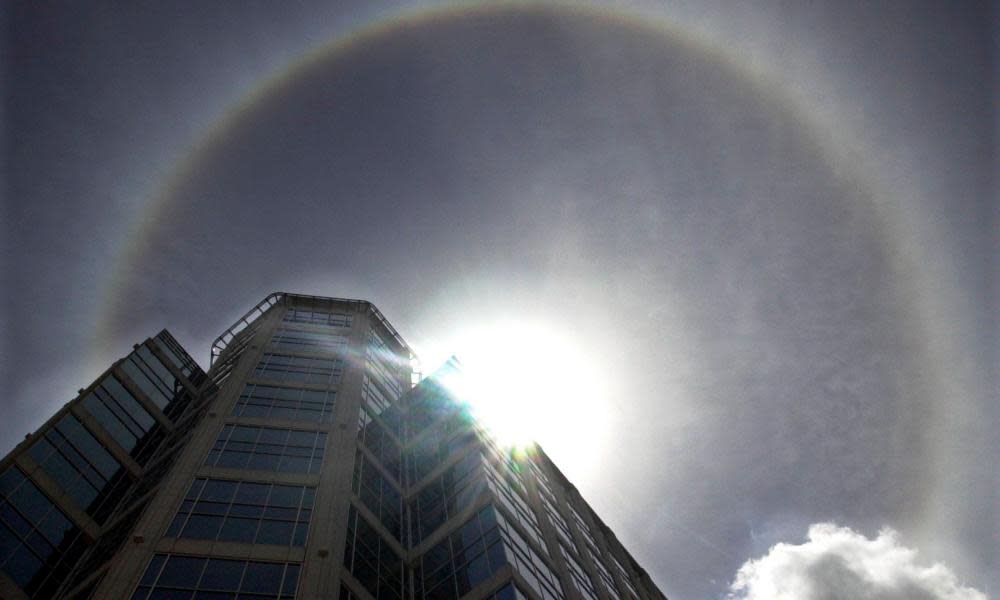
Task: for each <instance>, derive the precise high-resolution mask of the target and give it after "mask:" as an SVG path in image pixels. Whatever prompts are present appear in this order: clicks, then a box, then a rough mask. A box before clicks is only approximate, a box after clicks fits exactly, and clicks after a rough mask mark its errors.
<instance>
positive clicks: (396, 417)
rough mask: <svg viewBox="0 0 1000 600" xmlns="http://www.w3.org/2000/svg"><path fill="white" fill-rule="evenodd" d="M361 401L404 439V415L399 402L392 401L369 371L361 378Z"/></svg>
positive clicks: (398, 436)
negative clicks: (373, 379) (376, 383)
mask: <svg viewBox="0 0 1000 600" xmlns="http://www.w3.org/2000/svg"><path fill="white" fill-rule="evenodd" d="M361 402H362V403H363V404H364V406H365V408H367V409H368V411H369V412H371V414H373V415H375V416H377V417H378V418H380V419H382V422H383V423H385V424H386V426H388V427H389V429H390V431H392V432H393V433H394V434H395V435H396V437H397V438H400V439H403V435H404V433H403V415H402V412H401V409H400V407H399V404H396V403H394V402H392V401H391V400H390V399H389V396H387V395H386V393H385V392H384V391H382V389H381V388H380V387H379V386H377V385H375V383H374V382H373V381H372V379H371V377H370V376H369V375H368V374H367V373H365V375H364V377H363V378H362V380H361Z"/></svg>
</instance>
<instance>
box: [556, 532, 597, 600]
mask: <svg viewBox="0 0 1000 600" xmlns="http://www.w3.org/2000/svg"><path fill="white" fill-rule="evenodd" d="M559 550H560V551H561V552H562V556H563V559H565V561H566V567H567V568H568V569H569V574H570V576H571V577H572V579H573V585H575V586H576V589H577V590H579V591H580V595H581V596H583V597H584V598H586V599H587V600H598V597H597V592H596V591H595V590H594V582H593V581H591V579H590V575H587V571H586V570H585V569H584V568H583V565H581V564H580V562H579V561H577V560H576V558H575V557H574V556H573V553H572V551H570V550H567V549H566V546H565V545H563V544H562V543H560V544H559Z"/></svg>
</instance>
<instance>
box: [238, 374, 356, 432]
mask: <svg viewBox="0 0 1000 600" xmlns="http://www.w3.org/2000/svg"><path fill="white" fill-rule="evenodd" d="M336 395H337V393H336V392H334V391H332V390H304V389H297V388H286V387H275V386H273V385H261V384H257V383H250V384H247V386H246V388H244V389H243V393H242V394H240V397H239V399H238V400H237V401H236V406H234V407H233V416H236V417H261V418H274V419H290V420H293V421H312V422H315V423H329V422H331V421H332V420H333V407H334V399H335V398H336Z"/></svg>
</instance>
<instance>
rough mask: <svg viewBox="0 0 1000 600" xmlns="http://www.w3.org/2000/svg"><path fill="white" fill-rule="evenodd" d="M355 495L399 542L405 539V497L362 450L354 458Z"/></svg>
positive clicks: (403, 542)
mask: <svg viewBox="0 0 1000 600" xmlns="http://www.w3.org/2000/svg"><path fill="white" fill-rule="evenodd" d="M352 485H353V488H354V493H355V494H357V495H358V497H359V498H360V499H361V502H362V503H363V504H364V505H365V506H366V507H368V510H370V511H372V513H374V514H375V516H377V517H378V519H379V521H380V522H381V523H382V525H383V526H384V527H385V528H386V530H388V531H389V533H391V534H392V535H393V536H394V537H395V538H396V540H397V541H399V542H400V543H402V544H405V543H406V542H405V540H404V539H403V497H402V495H401V494H400V493H399V491H398V490H397V489H396V486H395V485H393V484H392V483H391V482H390V481H389V480H388V479H387V478H386V477H385V476H384V475H382V472H381V471H379V470H378V469H377V468H376V467H375V466H374V465H373V464H372V463H371V461H369V460H368V457H367V456H365V454H364V453H363V452H361V451H360V450H358V451H357V453H356V455H355V457H354V477H353V481H352Z"/></svg>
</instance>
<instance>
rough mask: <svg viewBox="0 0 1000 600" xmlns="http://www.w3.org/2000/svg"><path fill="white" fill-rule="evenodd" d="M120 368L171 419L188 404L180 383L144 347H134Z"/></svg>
mask: <svg viewBox="0 0 1000 600" xmlns="http://www.w3.org/2000/svg"><path fill="white" fill-rule="evenodd" d="M120 366H121V368H122V370H123V371H125V373H126V374H127V375H128V376H129V378H130V379H131V380H132V381H133V382H135V384H136V385H137V386H138V387H139V389H140V390H142V392H143V393H144V394H146V396H147V397H148V398H149V399H150V400H152V402H153V404H155V405H156V406H158V407H159V408H160V410H162V411H163V413H164V414H166V415H167V416H168V417H170V418H171V419H176V418H177V417H178V416H179V415H180V414H181V413H182V412H183V410H184V407H185V406H186V405H187V404H188V402H190V395H189V394H187V393H186V391H185V388H184V385H183V384H182V383H181V380H180V379H178V378H177V377H175V376H174V374H173V372H172V371H171V370H170V369H168V368H167V367H166V366H165V365H164V364H163V363H162V362H160V359H158V358H156V356H154V355H153V353H152V352H151V351H150V349H149V347H147V346H146V345H142V346H139V347H138V348H136V349H135V351H134V352H132V353H131V354H129V355H128V356H127V357H126V358H125V360H124V361H122V363H121V365H120Z"/></svg>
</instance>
